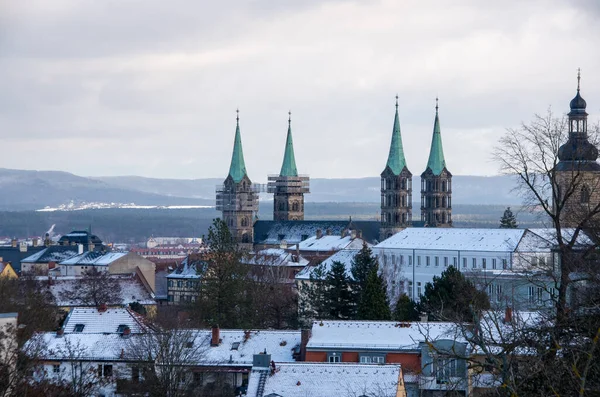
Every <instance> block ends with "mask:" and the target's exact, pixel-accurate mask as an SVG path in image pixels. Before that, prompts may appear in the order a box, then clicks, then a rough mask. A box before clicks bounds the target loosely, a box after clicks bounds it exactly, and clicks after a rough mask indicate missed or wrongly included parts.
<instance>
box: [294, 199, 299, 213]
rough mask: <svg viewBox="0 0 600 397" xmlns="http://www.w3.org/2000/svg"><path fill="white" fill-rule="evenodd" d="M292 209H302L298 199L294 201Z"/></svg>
mask: <svg viewBox="0 0 600 397" xmlns="http://www.w3.org/2000/svg"><path fill="white" fill-rule="evenodd" d="M292 211H300V206H299V205H298V202H297V201H294V202H293V203H292Z"/></svg>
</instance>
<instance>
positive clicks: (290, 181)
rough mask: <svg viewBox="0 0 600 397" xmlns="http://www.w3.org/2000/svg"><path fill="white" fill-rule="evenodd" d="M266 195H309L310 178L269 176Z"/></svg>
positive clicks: (301, 176) (306, 176)
mask: <svg viewBox="0 0 600 397" xmlns="http://www.w3.org/2000/svg"><path fill="white" fill-rule="evenodd" d="M268 180H269V182H268V184H267V192H268V193H279V194H304V193H310V178H309V176H308V175H298V176H281V175H269V179H268Z"/></svg>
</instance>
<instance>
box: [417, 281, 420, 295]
mask: <svg viewBox="0 0 600 397" xmlns="http://www.w3.org/2000/svg"><path fill="white" fill-rule="evenodd" d="M417 296H421V282H417Z"/></svg>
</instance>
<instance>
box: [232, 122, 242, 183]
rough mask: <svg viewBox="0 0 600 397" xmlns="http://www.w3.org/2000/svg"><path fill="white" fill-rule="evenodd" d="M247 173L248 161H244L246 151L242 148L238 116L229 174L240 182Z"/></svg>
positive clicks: (235, 180)
mask: <svg viewBox="0 0 600 397" xmlns="http://www.w3.org/2000/svg"><path fill="white" fill-rule="evenodd" d="M245 175H246V163H245V162H244V151H243V150H242V137H241V134H240V118H239V117H238V118H237V125H236V127H235V138H234V141H233V154H232V155H231V165H230V166H229V176H231V178H232V179H233V181H234V182H235V183H238V182H240V181H241V180H242V179H243V178H244V176H245Z"/></svg>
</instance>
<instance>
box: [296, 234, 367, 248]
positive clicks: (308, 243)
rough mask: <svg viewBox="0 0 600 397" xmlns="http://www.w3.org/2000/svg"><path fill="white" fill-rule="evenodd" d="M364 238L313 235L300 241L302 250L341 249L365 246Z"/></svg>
mask: <svg viewBox="0 0 600 397" xmlns="http://www.w3.org/2000/svg"><path fill="white" fill-rule="evenodd" d="M363 241H364V240H363V239H361V238H358V237H355V238H352V236H345V237H342V236H322V237H321V238H317V236H312V237H309V238H307V239H306V240H304V241H301V242H300V243H298V245H299V247H298V249H299V250H300V251H318V252H326V251H339V250H342V249H359V248H362V246H363Z"/></svg>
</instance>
